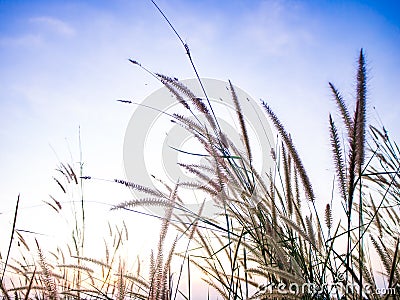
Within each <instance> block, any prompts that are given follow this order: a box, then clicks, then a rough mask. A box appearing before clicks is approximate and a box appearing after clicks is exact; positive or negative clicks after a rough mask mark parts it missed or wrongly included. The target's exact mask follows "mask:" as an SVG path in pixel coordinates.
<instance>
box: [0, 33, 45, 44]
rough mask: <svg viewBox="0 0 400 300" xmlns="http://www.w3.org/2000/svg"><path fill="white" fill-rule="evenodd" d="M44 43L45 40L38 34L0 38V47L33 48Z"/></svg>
mask: <svg viewBox="0 0 400 300" xmlns="http://www.w3.org/2000/svg"><path fill="white" fill-rule="evenodd" d="M42 42H43V39H42V37H41V36H40V35H38V34H26V35H21V36H15V37H0V47H1V46H11V47H28V46H29V47H32V46H39V45H41V44H42Z"/></svg>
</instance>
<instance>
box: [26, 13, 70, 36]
mask: <svg viewBox="0 0 400 300" xmlns="http://www.w3.org/2000/svg"><path fill="white" fill-rule="evenodd" d="M29 22H31V23H34V24H37V25H42V26H44V27H45V28H46V29H47V30H49V31H52V32H54V33H56V34H58V35H62V36H66V37H72V36H74V35H75V34H76V32H75V29H74V28H73V27H72V26H71V25H69V24H68V23H66V22H64V21H61V20H60V19H56V18H53V17H35V18H31V19H29Z"/></svg>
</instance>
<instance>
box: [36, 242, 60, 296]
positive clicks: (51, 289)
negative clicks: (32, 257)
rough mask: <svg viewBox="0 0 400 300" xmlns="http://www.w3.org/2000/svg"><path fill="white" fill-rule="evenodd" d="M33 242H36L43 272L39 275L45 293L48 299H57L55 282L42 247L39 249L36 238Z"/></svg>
mask: <svg viewBox="0 0 400 300" xmlns="http://www.w3.org/2000/svg"><path fill="white" fill-rule="evenodd" d="M35 242H36V246H37V251H38V255H39V265H40V268H41V269H42V274H43V275H42V276H41V277H42V279H43V282H44V284H45V289H46V293H47V295H48V297H49V299H50V300H57V299H59V297H58V291H57V286H56V282H55V280H54V278H53V276H52V271H51V270H50V267H49V265H48V264H47V262H46V259H45V257H44V255H43V252H42V249H40V246H39V243H38V241H37V239H35Z"/></svg>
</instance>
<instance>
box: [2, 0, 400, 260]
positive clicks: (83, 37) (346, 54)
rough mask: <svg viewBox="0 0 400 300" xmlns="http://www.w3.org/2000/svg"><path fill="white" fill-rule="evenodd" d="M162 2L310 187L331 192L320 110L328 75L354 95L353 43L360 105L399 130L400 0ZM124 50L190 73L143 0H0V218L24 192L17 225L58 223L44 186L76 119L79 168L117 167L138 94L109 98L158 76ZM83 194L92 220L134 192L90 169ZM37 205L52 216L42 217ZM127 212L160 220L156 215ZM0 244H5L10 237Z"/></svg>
mask: <svg viewBox="0 0 400 300" xmlns="http://www.w3.org/2000/svg"><path fill="white" fill-rule="evenodd" d="M158 5H159V6H160V7H161V8H162V9H163V10H164V13H165V14H166V15H167V16H168V17H169V19H170V21H171V22H172V23H173V24H174V26H175V28H176V29H177V30H178V31H179V33H180V35H181V36H182V38H183V39H184V41H185V42H186V43H187V44H188V45H189V47H190V49H191V54H192V56H193V59H194V61H195V63H196V66H197V67H198V70H199V73H200V76H202V77H209V78H216V79H221V80H228V79H230V80H231V81H232V82H233V83H234V84H236V85H237V86H240V87H241V88H242V89H244V90H245V91H246V92H247V93H249V94H250V95H252V97H253V98H254V99H263V100H265V101H267V102H268V103H269V104H270V106H271V107H272V109H274V111H275V112H276V114H277V116H278V117H279V118H280V119H281V121H282V122H283V123H284V124H285V126H286V129H287V130H288V131H289V132H291V134H292V137H293V140H294V142H295V144H296V145H297V147H298V150H299V153H300V155H301V157H302V159H303V162H304V165H305V166H306V168H308V169H309V172H310V177H311V180H312V181H313V182H314V187H315V190H316V192H317V196H318V197H319V198H322V199H324V198H326V197H330V187H331V179H332V174H333V166H332V164H331V160H330V152H329V151H330V149H329V145H330V144H329V139H328V137H329V135H328V114H329V112H333V115H334V117H335V118H336V119H338V115H337V114H336V111H335V105H334V103H333V101H332V97H331V94H330V91H329V88H328V82H329V81H331V82H333V83H334V84H335V85H336V87H337V88H338V89H339V90H341V91H342V93H343V96H344V97H345V99H346V100H347V103H348V104H349V106H350V107H351V108H354V88H355V84H354V79H355V69H356V66H357V63H356V62H357V57H358V54H359V51H360V49H361V48H363V49H364V50H365V53H366V58H367V64H368V70H369V77H368V78H369V79H368V87H369V94H368V101H369V102H368V114H367V116H368V119H369V121H370V122H371V123H373V124H378V125H379V118H380V119H382V121H383V122H384V125H385V127H386V128H387V130H388V131H389V134H390V135H391V136H392V137H393V138H394V139H395V140H397V141H399V139H400V127H399V126H398V124H399V123H398V119H399V117H400V105H399V96H398V84H399V82H400V55H399V54H400V13H399V12H400V4H399V2H398V1H286V0H282V1H278V0H277V1H235V0H234V1H211V0H210V1H183V0H182V1H179V0H172V1H158ZM129 58H131V59H135V60H137V61H139V62H140V63H142V64H143V65H145V66H146V67H148V68H149V69H150V70H152V71H155V72H158V73H162V74H165V75H170V76H175V77H178V78H180V79H185V78H192V77H194V73H193V71H192V69H191V66H190V63H189V61H188V59H187V57H186V56H185V51H184V49H183V47H182V45H180V43H179V40H178V39H177V38H176V36H175V35H174V34H173V32H172V31H171V29H170V28H169V27H168V25H167V24H166V22H165V21H164V20H163V18H162V16H161V15H160V14H159V13H158V11H157V10H156V9H155V8H154V6H153V5H152V3H151V2H150V1H147V0H141V1H139V0H133V1H128V0H114V1H22V0H19V1H4V0H0V143H1V148H0V168H1V171H2V172H1V173H0V182H1V190H0V213H1V214H0V224H1V226H2V228H9V227H10V226H11V223H12V216H13V208H14V206H15V201H16V198H17V195H18V194H19V193H21V217H20V219H19V222H20V223H18V224H17V227H18V228H21V229H27V230H32V231H36V232H40V233H43V234H46V235H48V236H53V235H55V232H54V230H55V229H54V228H49V226H48V224H49V222H55V223H56V222H58V221H57V216H54V215H55V213H53V212H52V211H51V210H50V209H49V208H48V207H46V206H45V205H43V202H42V200H48V194H50V193H52V192H54V191H55V190H56V187H55V184H54V182H53V181H52V179H51V178H52V176H54V175H55V171H54V169H55V167H56V166H57V164H58V162H59V161H63V162H64V161H67V162H70V163H72V164H74V163H75V164H76V163H77V162H78V161H79V155H80V153H79V143H78V137H79V127H80V130H81V140H82V154H83V161H84V170H85V171H84V173H85V174H87V175H90V176H93V177H98V178H108V179H113V178H123V177H124V170H123V163H122V146H123V140H124V133H125V129H126V126H127V124H128V121H129V118H130V117H131V115H132V112H133V110H134V109H135V108H134V107H133V106H127V105H122V104H120V103H117V102H116V101H115V100H116V99H121V98H122V99H130V100H134V101H138V102H140V101H141V100H142V99H144V98H145V97H146V96H147V95H148V94H150V93H151V92H153V91H154V90H155V89H157V88H159V87H160V83H159V82H157V81H156V80H155V79H154V78H152V77H151V76H150V75H149V74H147V73H145V72H143V71H142V70H140V69H139V68H137V67H135V66H134V65H132V64H130V63H129V62H128V59H129ZM374 108H376V109H374ZM378 116H379V117H378ZM326 178H328V180H326ZM85 196H86V199H87V200H88V201H89V203H91V202H93V203H92V204H88V205H89V206H90V211H92V212H93V215H90V216H88V222H90V221H93V220H94V219H95V216H96V217H97V218H98V217H99V216H104V217H107V218H111V219H113V218H115V219H118V218H120V217H121V215H125V216H126V214H123V213H121V212H112V213H110V212H109V211H108V209H109V206H107V205H104V204H100V203H108V204H116V203H119V202H121V201H125V200H128V199H129V197H130V194H129V193H127V192H126V191H121V189H120V187H116V186H115V185H112V184H110V183H108V182H90V183H88V184H87V185H86V187H85ZM127 198H128V199H127ZM37 214H40V215H46V216H48V218H49V219H48V220H49V221H46V222H44V221H43V218H42V221H39V220H37V218H36V217H35V216H37ZM131 218H132V217H131ZM134 219H135V220H132V222H147V223H148V224H149V230H151V228H152V226H153V227H154V232H157V230H158V227H157V226H158V225H157V224H156V225H153V223H154V222H148V221H146V220H147V219H146V218H144V217H141V216H137V215H135V216H134ZM46 224H47V225H46ZM4 226H6V227H4ZM104 226H105V227H106V224H105V225H104ZM89 227H91V225H89ZM93 227H94V226H93ZM47 231H49V232H47ZM132 231H133V233H131V234H132V235H135V232H136V231H135V229H133V230H132ZM138 234H140V230H139V231H138ZM99 236H101V234H100V233H99ZM95 238H96V235H94V239H95ZM154 239H155V238H154ZM149 244H151V245H155V243H154V242H152V241H149ZM0 247H1V248H0V252H1V253H2V254H3V253H4V252H5V250H6V248H5V246H4V245H3V244H0ZM138 247H139V248H140V247H141V246H138ZM3 256H4V255H3Z"/></svg>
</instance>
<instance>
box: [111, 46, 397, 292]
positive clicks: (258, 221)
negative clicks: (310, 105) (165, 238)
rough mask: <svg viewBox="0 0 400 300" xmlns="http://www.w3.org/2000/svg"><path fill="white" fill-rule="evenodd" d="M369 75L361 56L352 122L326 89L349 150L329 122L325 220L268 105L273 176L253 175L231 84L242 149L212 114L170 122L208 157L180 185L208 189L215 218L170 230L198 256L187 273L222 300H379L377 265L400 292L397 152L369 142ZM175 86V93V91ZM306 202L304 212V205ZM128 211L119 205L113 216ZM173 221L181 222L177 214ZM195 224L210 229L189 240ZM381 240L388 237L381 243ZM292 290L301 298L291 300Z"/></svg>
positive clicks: (182, 94)
mask: <svg viewBox="0 0 400 300" xmlns="http://www.w3.org/2000/svg"><path fill="white" fill-rule="evenodd" d="M365 65H366V63H365V58H364V51H363V50H361V51H360V54H359V59H358V70H357V76H356V108H355V111H354V112H353V115H352V116H351V114H350V112H349V109H348V108H347V105H346V103H345V101H344V99H343V98H342V96H341V94H340V93H339V91H338V90H337V89H336V87H335V86H334V85H333V84H332V83H329V86H330V88H331V91H332V94H333V98H334V101H335V102H336V104H337V107H338V110H339V113H340V117H341V119H342V122H343V125H344V129H345V132H346V133H345V135H346V136H347V141H346V139H345V142H343V143H342V142H341V141H340V139H339V129H338V127H337V125H336V123H335V121H334V119H333V117H332V116H331V115H330V116H329V132H330V140H331V145H332V154H333V164H334V166H335V173H336V174H335V175H336V184H337V187H338V193H336V192H334V193H333V195H334V196H333V198H332V201H331V202H330V203H327V204H326V205H325V209H324V210H322V211H319V210H318V209H317V206H316V205H315V202H318V199H316V197H315V195H314V192H313V187H312V184H311V181H310V179H309V177H308V175H307V172H306V168H305V166H304V165H303V163H302V161H301V159H300V155H299V154H298V152H297V150H296V148H295V146H294V141H293V139H292V137H291V135H290V134H288V132H287V131H286V129H285V128H284V126H283V125H282V123H281V121H280V120H279V119H278V117H277V116H276V115H275V114H274V112H273V111H272V109H271V107H270V106H269V105H268V104H267V103H265V102H263V103H262V105H263V106H264V107H265V110H266V112H267V114H268V115H269V116H270V118H271V121H272V123H273V124H274V126H275V128H276V130H277V132H278V133H279V136H280V139H281V140H282V142H281V143H280V142H279V141H277V150H278V151H274V156H275V157H274V161H275V166H274V167H273V169H271V171H270V174H258V173H257V172H256V170H255V169H254V168H253V166H252V156H251V149H250V146H249V141H248V135H247V131H246V126H245V124H244V122H243V119H244V116H243V113H242V111H241V109H240V104H239V103H240V102H239V99H237V95H236V93H235V89H234V87H233V85H232V84H231V83H230V82H229V83H228V84H229V88H230V90H231V95H232V98H233V101H234V103H235V106H236V112H237V117H238V121H239V124H240V133H239V134H240V135H241V137H242V139H241V140H242V143H243V144H242V145H235V144H233V142H232V141H231V140H230V139H229V138H228V137H227V135H225V134H224V133H223V132H220V131H218V130H216V128H217V127H218V120H217V119H216V118H214V117H213V115H212V114H211V113H210V111H211V110H205V109H199V108H198V107H197V109H198V110H199V111H200V112H201V113H202V114H204V115H206V116H207V118H206V120H207V122H205V123H203V122H201V121H200V120H199V119H196V120H195V121H193V120H192V119H189V118H186V117H185V116H176V115H173V118H174V122H175V123H177V124H179V125H181V126H182V127H183V128H185V129H186V130H188V131H189V132H190V133H191V134H192V135H193V136H194V137H195V138H196V139H197V140H198V141H199V142H200V143H201V144H202V145H203V147H204V150H205V151H207V155H208V159H207V161H208V165H205V166H204V165H202V166H199V165H184V164H183V165H182V166H183V167H184V168H186V169H187V170H188V171H190V172H191V173H192V174H194V175H195V177H196V180H195V181H193V182H192V183H191V184H190V183H184V185H186V186H187V185H191V186H197V187H204V188H203V191H206V192H207V193H208V196H209V198H210V199H212V200H213V201H214V203H215V205H216V207H218V208H219V209H220V210H219V212H220V213H219V217H218V218H216V219H214V220H209V219H207V218H204V217H202V216H201V215H197V214H190V213H188V212H185V218H187V221H181V222H177V223H174V224H175V226H176V227H177V229H178V230H180V231H181V232H182V233H186V234H187V233H188V232H190V239H192V240H193V242H194V243H195V244H197V246H193V249H195V250H190V252H191V251H193V253H192V252H191V253H192V255H190V261H191V263H192V264H193V265H195V266H197V267H198V268H199V269H200V270H201V271H202V272H203V274H204V275H205V278H204V280H205V282H207V283H208V284H209V285H210V286H212V287H214V288H215V289H216V290H217V291H218V292H219V293H220V294H221V296H222V297H223V298H224V299H231V298H232V299H252V298H257V299H259V298H265V297H272V298H273V297H277V296H278V290H277V287H279V286H281V287H282V286H284V287H286V292H287V293H288V294H286V295H285V297H286V298H299V297H300V298H309V297H314V298H315V297H316V298H320V299H333V298H340V297H343V296H344V297H346V299H360V297H366V298H368V299H377V298H379V296H378V295H376V294H371V293H370V290H371V289H376V288H377V284H376V281H375V277H376V276H377V274H378V272H379V266H378V265H377V264H376V263H374V264H372V263H371V262H372V261H373V260H374V258H373V257H375V255H378V257H379V258H380V260H381V262H382V264H383V266H384V272H383V273H382V274H381V276H382V277H383V278H384V280H385V282H386V286H387V287H388V288H389V289H393V290H390V291H392V292H393V291H395V289H398V287H396V285H397V284H398V280H399V277H398V276H399V274H398V273H399V272H398V264H399V253H398V251H399V249H398V248H399V245H398V244H399V243H398V239H399V236H400V233H399V230H398V225H397V224H398V221H399V220H398V213H399V210H398V205H399V201H398V199H399V197H398V196H399V194H398V190H399V188H398V185H399V182H398V180H399V170H400V164H399V160H398V157H399V149H398V147H397V145H396V144H395V143H391V142H390V139H389V138H388V135H387V133H386V131H385V130H384V132H383V133H382V132H380V131H379V130H378V129H376V128H375V127H373V126H371V127H370V133H371V142H372V143H371V142H370V141H369V140H368V139H367V129H368V127H367V120H366V109H367V89H366V81H367V74H366V66H365ZM163 83H164V84H165V85H168V84H169V83H166V82H163ZM174 84H175V85H178V84H177V81H175V80H174ZM179 86H181V84H179ZM173 95H175V96H176V98H177V100H178V101H179V102H181V103H182V104H183V105H184V106H185V107H186V108H188V107H189V108H190V106H189V104H188V103H187V102H183V101H182V99H186V98H187V97H189V98H194V97H195V96H194V95H193V94H192V93H190V92H188V91H187V89H185V88H183V87H181V88H180V89H177V90H174V92H173ZM179 99H180V100H179ZM195 107H196V105H195ZM211 118H214V121H210V119H211ZM267 150H268V149H265V152H266V153H268V152H269V151H267ZM277 154H278V155H277ZM382 170H383V171H382ZM210 173H211V175H210ZM276 178H279V180H277V179H276ZM299 179H300V180H299ZM366 182H369V183H373V184H372V185H371V184H369V185H367V184H366ZM177 185H178V186H179V183H178V184H177ZM303 198H306V199H308V200H309V201H310V202H309V203H302V201H300V199H303ZM377 199H380V200H377ZM140 202H141V200H140V199H139V200H138V201H137V202H135V205H140ZM143 203H144V204H146V202H145V201H144V202H143ZM339 203H341V204H342V207H343V208H344V214H345V216H346V218H345V222H343V220H341V219H340V218H336V217H335V218H333V212H332V207H338V204H339ZM128 206H129V205H126V204H121V205H119V208H125V207H128ZM306 207H308V212H307V211H306ZM335 214H336V213H335ZM175 217H176V218H177V219H178V220H182V216H180V215H179V214H178V213H177V214H175ZM321 220H325V225H324V224H323V223H322V222H321ZM195 221H200V222H203V223H204V224H207V229H202V230H200V229H196V230H195V231H190V230H188V229H189V228H188V226H187V225H186V224H193V223H194V222H195ZM383 232H385V233H387V235H385V236H384V237H383V235H382V233H383ZM343 244H344V245H346V246H345V247H343ZM373 248H375V251H373V250H371V249H373ZM338 278H340V280H341V281H339V282H338V281H337V279H338ZM290 286H292V287H293V286H296V287H302V288H301V289H299V290H297V291H296V292H297V293H295V294H293V293H290V290H289V287H290ZM349 286H351V287H352V288H351V289H349V288H348V287H349ZM304 287H306V288H304ZM313 288H314V289H313ZM289 296H290V297H289Z"/></svg>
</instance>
